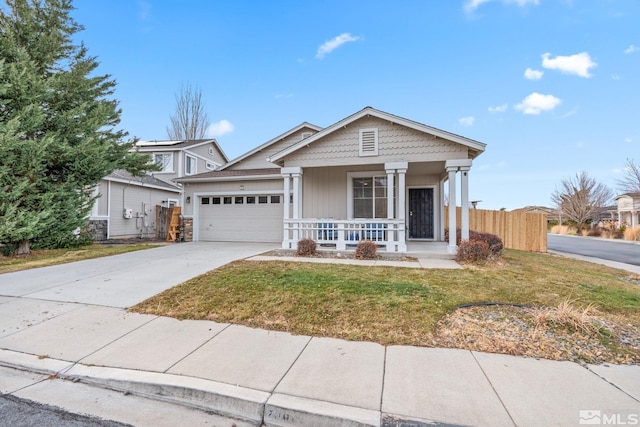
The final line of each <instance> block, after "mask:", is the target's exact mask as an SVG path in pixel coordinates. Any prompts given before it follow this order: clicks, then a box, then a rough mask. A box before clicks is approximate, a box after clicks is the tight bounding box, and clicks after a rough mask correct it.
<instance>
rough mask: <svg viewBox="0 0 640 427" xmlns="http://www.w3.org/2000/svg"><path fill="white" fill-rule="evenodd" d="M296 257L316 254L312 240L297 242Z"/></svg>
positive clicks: (314, 243)
mask: <svg viewBox="0 0 640 427" xmlns="http://www.w3.org/2000/svg"><path fill="white" fill-rule="evenodd" d="M297 253H298V256H314V255H315V254H316V242H315V241H313V240H312V239H302V240H299V241H298V252H297Z"/></svg>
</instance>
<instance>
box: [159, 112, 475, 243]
mask: <svg viewBox="0 0 640 427" xmlns="http://www.w3.org/2000/svg"><path fill="white" fill-rule="evenodd" d="M485 147H486V145H485V144H483V143H481V142H478V141H475V140H472V139H469V138H465V137H462V136H459V135H455V134H452V133H449V132H445V131H443V130H440V129H436V128H433V127H430V126H427V125H424V124H421V123H418V122H414V121H411V120H408V119H404V118H402V117H398V116H395V115H392V114H389V113H385V112H383V111H379V110H376V109H374V108H371V107H367V108H364V109H363V110H361V111H358V112H357V113H355V114H353V115H351V116H349V117H346V118H345V119H343V120H340V121H339V122H337V123H335V124H333V125H331V126H329V127H326V128H324V129H322V128H320V127H318V126H315V125H311V124H309V123H306V122H305V123H303V124H301V125H299V126H297V127H295V128H293V129H291V130H289V131H287V132H285V133H283V134H282V135H279V136H277V137H276V138H274V139H272V140H270V141H268V142H266V143H265V144H263V145H261V146H259V147H257V148H256V149H254V150H251V151H249V152H248V153H246V154H245V155H243V156H240V157H238V158H237V159H235V160H233V161H231V162H228V163H226V164H225V165H223V166H221V167H220V168H218V169H216V170H213V171H209V172H204V173H198V174H195V175H191V176H183V177H178V178H176V179H175V181H176V182H178V183H181V184H183V185H184V187H183V188H184V191H185V192H184V198H185V201H186V203H185V205H184V208H183V214H184V215H185V218H186V219H188V220H189V222H188V223H186V221H185V223H186V224H185V225H186V226H187V227H192V228H193V239H194V240H219V241H256V242H281V243H282V247H284V248H295V246H296V244H297V242H298V240H299V239H301V238H303V237H309V238H312V239H314V240H316V241H317V242H318V243H320V244H327V245H329V244H330V245H335V247H336V248H337V249H344V248H345V247H346V246H348V245H354V244H356V243H357V242H358V241H359V240H363V239H369V240H374V241H375V242H376V243H378V244H380V245H381V246H385V247H386V249H387V250H388V251H398V252H405V251H406V249H407V246H406V243H407V240H419V241H442V240H444V236H445V233H444V222H445V221H444V206H445V188H447V185H448V194H449V200H451V201H452V203H454V204H455V202H456V200H458V198H456V189H457V188H458V186H457V185H456V181H457V179H460V186H459V189H460V193H461V194H460V205H461V206H462V218H461V223H462V228H461V233H462V239H463V240H465V239H468V235H469V219H468V208H469V194H468V188H469V171H470V169H471V166H472V162H473V159H475V158H476V157H477V156H478V155H480V154H481V153H482V152H483V151H484V150H485ZM156 151H157V150H156ZM447 181H448V183H447ZM449 223H450V224H455V223H456V209H450V210H449ZM455 249H456V234H455V233H450V236H449V251H450V252H452V253H453V252H455Z"/></svg>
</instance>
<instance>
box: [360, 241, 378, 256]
mask: <svg viewBox="0 0 640 427" xmlns="http://www.w3.org/2000/svg"><path fill="white" fill-rule="evenodd" d="M377 251H378V246H377V245H376V244H375V243H373V242H372V241H371V240H363V241H361V242H359V243H358V245H357V246H356V255H355V257H356V259H376V258H377V253H376V252H377Z"/></svg>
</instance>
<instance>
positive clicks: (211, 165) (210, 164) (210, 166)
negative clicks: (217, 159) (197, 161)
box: [204, 161, 216, 171]
mask: <svg viewBox="0 0 640 427" xmlns="http://www.w3.org/2000/svg"><path fill="white" fill-rule="evenodd" d="M204 167H205V168H207V169H208V170H210V171H213V170H216V165H215V163H213V162H209V161H207V162H205V164H204Z"/></svg>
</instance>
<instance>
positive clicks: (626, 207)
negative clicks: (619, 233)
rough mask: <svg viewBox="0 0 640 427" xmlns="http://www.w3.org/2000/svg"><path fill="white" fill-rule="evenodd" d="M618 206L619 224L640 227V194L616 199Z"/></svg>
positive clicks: (623, 195) (629, 194) (630, 194)
mask: <svg viewBox="0 0 640 427" xmlns="http://www.w3.org/2000/svg"><path fill="white" fill-rule="evenodd" d="M615 201H616V203H617V204H618V224H619V225H621V226H622V225H626V226H627V227H637V226H639V225H640V193H627V194H621V195H620V196H618V197H616V198H615Z"/></svg>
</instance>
